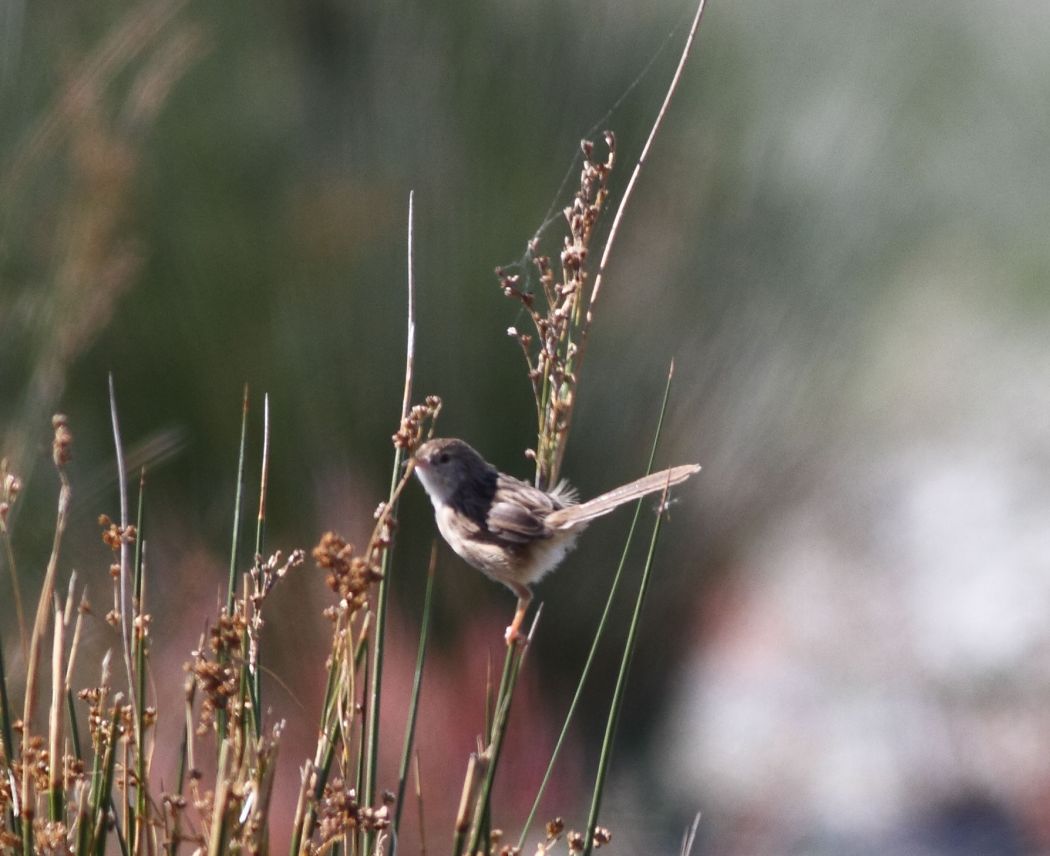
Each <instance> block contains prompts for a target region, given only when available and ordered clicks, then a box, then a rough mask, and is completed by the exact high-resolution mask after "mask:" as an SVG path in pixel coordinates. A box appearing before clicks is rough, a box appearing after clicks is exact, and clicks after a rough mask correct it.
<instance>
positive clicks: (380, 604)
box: [361, 191, 416, 853]
mask: <svg viewBox="0 0 1050 856" xmlns="http://www.w3.org/2000/svg"><path fill="white" fill-rule="evenodd" d="M414 206H415V192H414V191H412V192H410V193H409V195H408V331H407V335H406V343H405V386H404V392H403V394H402V398H401V422H402V423H403V422H404V421H405V419H406V418H407V417H408V413H409V404H410V402H411V400H412V378H413V372H414V368H415V349H416V298H415V290H416V283H415V270H414V267H413V255H414V248H413V241H414V218H415V212H414ZM403 460H404V449H403V448H402V447H401V446H400V445H398V446H397V447H396V449H395V452H394V470H393V473H391V476H390V496H389V499H388V501H387V505H388V506H389V512H390V514H391V516H392V515H393V514H394V513H395V512H396V503H397V485H398V482H399V481H400V476H401V465H402V463H403ZM393 554H394V545H393V543H391V544H390V545H389V546H387V548H386V550H384V551H383V560H382V563H381V567H382V579H380V581H379V591H378V593H377V595H376V608H375V615H376V620H375V647H374V648H373V650H372V676H371V677H372V683H371V687H370V689H369V693H368V707H367V711H368V713H367V729H366V744H365V759H366V760H365V769H364V782H363V790H362V791H361V795H362V805H366V806H371V805H374V803H375V795H376V776H377V770H376V766H377V764H378V756H379V702H380V698H381V693H382V683H383V652H384V636H385V635H386V614H387V603H388V600H389V597H390V578H391V569H392V558H393ZM372 838H373V835H372V833H366V834H365V836H364V839H363V840H364V847H363V849H364V852H366V853H367V852H369V851H371V849H372V847H371V843H372Z"/></svg>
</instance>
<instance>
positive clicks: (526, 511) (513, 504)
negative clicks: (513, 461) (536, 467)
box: [485, 474, 555, 543]
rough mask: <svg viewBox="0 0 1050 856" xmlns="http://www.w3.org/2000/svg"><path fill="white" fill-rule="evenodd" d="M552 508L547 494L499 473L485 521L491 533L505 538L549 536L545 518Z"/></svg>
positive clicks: (516, 539)
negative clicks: (494, 494) (493, 496)
mask: <svg viewBox="0 0 1050 856" xmlns="http://www.w3.org/2000/svg"><path fill="white" fill-rule="evenodd" d="M554 508H555V504H554V501H553V500H552V499H551V498H550V497H549V496H548V495H547V494H545V493H543V492H542V491H539V490H536V488H534V487H533V486H532V485H530V484H526V483H525V482H522V481H518V479H515V478H511V477H509V476H505V475H502V474H501V475H500V478H499V482H498V484H497V487H496V496H495V498H494V500H493V502H492V505H491V506H490V507H489V513H488V516H487V517H486V518H485V524H486V525H487V526H488V528H489V531H490V532H492V533H493V534H494V535H497V536H499V537H501V538H505V539H506V540H508V541H518V542H520V543H526V542H528V541H535V540H536V539H537V538H549V537H550V536H551V531H550V529H549V528H548V526H547V523H546V519H547V515H548V514H550V513H551V511H553V510H554Z"/></svg>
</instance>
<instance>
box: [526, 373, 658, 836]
mask: <svg viewBox="0 0 1050 856" xmlns="http://www.w3.org/2000/svg"><path fill="white" fill-rule="evenodd" d="M673 376H674V365H673V364H672V366H671V369H670V370H668V372H667V382H666V383H665V384H664V395H663V400H662V401H661V402H660V414H659V416H658V417H657V420H656V433H655V434H654V436H653V442H652V444H651V445H650V447H649V460H648V462H647V464H646V467H645V474H646V475H648V474H649V473H651V472H652V471H653V465H654V464H655V463H656V450H657V448H658V447H659V445H660V435H661V434H662V433H663V425H664V417H665V416H666V414H667V402H668V401H669V400H670V395H671V379H672V377H673ZM644 503H645V500H644V499H641V500H639V501H638V502H637V503H636V504H635V507H634V516H633V517H632V518H631V525H630V526H629V527H628V529H627V537H626V539H625V540H624V545H623V551H622V552H621V553H620V561H619V563H618V564H617V566H616V573H615V574H613V579H612V583H611V585H610V586H609V594H608V596H607V597H606V598H605V606H604V607H603V608H602V614H601V618H599V619H598V627H597V629H596V630H595V631H594V639H592V640H591V647H590V650H589V651H588V652H587V659H586V661H585V662H584V664H583V671H582V672H581V673H580V679H579V680H578V681H577V682H576V690H575V691H574V692H573V696H572V701H571V702H570V703H569V710H568V712H567V713H566V714H565V721H564V722H563V723H562V727H561V731H560V732H559V733H558V739H557V740H556V741H555V743H554V750H553V751H552V752H551V757H550V760H549V761H548V762H547V769H546V770H545V771H544V773H543V779H542V781H541V782H540V787H539V789H538V790H537V791H536V798H535V799H534V800H533V802H532V808H531V809H530V810H529V816H528V817H527V818H526V819H525V823H524V824H523V825H522V829H521V835H520V836H519V837H518V848H519V849H523V848H524V847H525V838H526V837H527V836H528V834H529V829H530V828H531V827H532V823H533V821H534V820H535V819H536V812H537V811H538V810H539V807H540V802H541V801H542V800H543V795H544V793H546V790H547V785H548V784H549V783H550V779H551V774H552V773H553V772H554V765H555V763H557V760H558V756H559V755H560V754H561V749H562V745H563V744H564V743H565V738H566V737H567V736H568V734H569V727H570V725H571V724H572V720H573V717H574V716H575V715H576V708H577V707H578V705H579V703H580V699H581V698H582V697H583V687H584V685H585V684H586V683H587V678H588V677H589V676H590V673H591V666H592V665H594V659H595V657H596V655H597V653H598V645H599V643H600V642H601V640H602V637H603V636H604V635H605V628H606V626H607V624H608V621H609V614H610V613H611V612H612V605H613V601H614V600H615V598H616V592H617V591H618V590H619V588H620V579H621V578H622V577H623V571H624V568H625V567H626V566H627V556H628V554H629V552H630V549H631V544H632V542H633V541H634V533H635V530H636V529H637V528H638V520H639V519H640V518H641V515H642V507H643V505H644Z"/></svg>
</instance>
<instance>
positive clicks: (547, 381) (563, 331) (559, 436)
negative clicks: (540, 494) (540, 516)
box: [496, 131, 616, 489]
mask: <svg viewBox="0 0 1050 856" xmlns="http://www.w3.org/2000/svg"><path fill="white" fill-rule="evenodd" d="M605 144H606V147H607V149H608V154H607V156H606V159H605V160H604V161H595V160H593V156H594V144H593V143H592V142H590V141H589V140H584V141H583V142H582V143H581V144H580V147H581V149H582V151H583V158H584V160H583V170H582V171H581V173H580V186H579V189H578V190H577V191H576V195H575V196H574V197H573V201H572V204H571V205H570V206H568V207H567V208H566V209H565V211H564V214H565V220H566V222H567V223H568V226H569V233H568V235H566V236H565V239H564V243H563V246H562V250H561V254H560V258H559V260H560V264H561V272H560V276H559V277H558V278H556V277H555V272H554V268H553V267H552V265H551V259H550V256H547V255H541V254H540V253H539V241H538V239H536V238H534V239H533V240H532V241H531V242H530V243H529V255H530V256H531V258H532V263H533V264H534V265H535V267H536V270H537V271H538V273H539V283H540V291H541V292H542V294H543V301H542V304H541V305H539V306H538V305H537V300H536V296H537V292H535V291H533V290H532V289H531V288H530V287H528V286H526V285H524V284H523V283H522V277H521V276H520V275H519V274H511V273H508V272H507V271H505V270H504V269H503V268H496V276H497V277H498V278H499V286H500V289H501V290H502V291H503V293H504V295H506V296H507V297H509V298H511V299H512V300H516V301H518V302H519V303H521V305H522V307H523V308H524V309H525V311H526V312H527V313H528V315H529V318H531V319H532V325H533V328H534V331H535V333H534V334H533V333H524V332H521V331H519V330H518V329H517V328H516V327H510V328H508V330H507V335H509V336H511V337H512V338H514V339H516V340H517V341H518V344H519V345H520V346H521V350H522V353H523V354H524V355H525V362H526V365H527V367H528V377H529V382H530V384H531V385H532V392H533V396H534V398H535V402H536V420H537V425H538V432H537V447H536V450H535V455H536V468H537V472H536V483H537V486H538V487H541V488H543V489H547V488H549V487H550V485H552V484H554V483H555V482H557V479H558V471H559V469H560V468H561V459H562V456H563V454H564V444H565V440H566V436H567V432H568V428H569V422H570V420H571V418H572V410H573V406H574V404H575V400H576V373H575V371H576V369H577V368H578V364H579V359H578V357H579V353H580V347H581V345H582V342H583V339H584V338H586V335H587V329H588V326H589V324H590V309H589V305H588V301H589V294H588V283H589V274H588V271H587V258H588V255H589V252H590V244H591V239H592V238H593V236H594V229H595V225H596V224H597V222H598V218H599V216H600V215H601V212H602V208H603V206H604V205H605V201H606V199H607V197H608V195H609V190H608V183H609V175H610V173H611V172H612V169H613V165H614V162H615V155H616V137H615V136H614V135H613V133H612V132H611V131H606V133H605Z"/></svg>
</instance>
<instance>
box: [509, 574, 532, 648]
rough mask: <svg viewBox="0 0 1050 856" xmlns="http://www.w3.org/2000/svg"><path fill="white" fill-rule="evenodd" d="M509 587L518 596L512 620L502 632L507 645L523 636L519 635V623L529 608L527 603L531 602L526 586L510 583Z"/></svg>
mask: <svg viewBox="0 0 1050 856" xmlns="http://www.w3.org/2000/svg"><path fill="white" fill-rule="evenodd" d="M511 588H512V589H513V590H514V593H515V594H516V595H517V596H518V608H517V610H516V611H515V612H514V620H513V621H511V623H510V626H509V627H508V628H507V632H506V633H505V634H504V638H505V639H506V640H507V644H508V645H513V644H514V643H515V642H519V641H521V639H522V638H523V637H522V635H521V623H522V622H523V621H524V620H525V611H526V610H527V609H528V608H529V603H531V602H532V592H531V591H529V589H528V588H526V587H525V586H523V585H512V586H511Z"/></svg>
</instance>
